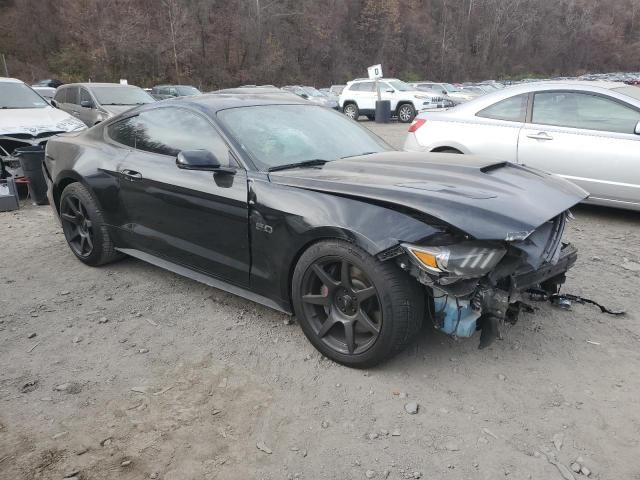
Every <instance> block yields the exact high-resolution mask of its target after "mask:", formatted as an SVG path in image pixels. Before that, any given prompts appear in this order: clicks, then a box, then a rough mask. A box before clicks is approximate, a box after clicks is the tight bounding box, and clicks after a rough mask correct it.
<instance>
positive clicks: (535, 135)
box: [527, 132, 553, 140]
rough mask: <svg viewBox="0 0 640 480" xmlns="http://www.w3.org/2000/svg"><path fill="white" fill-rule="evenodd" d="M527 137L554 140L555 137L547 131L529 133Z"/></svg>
mask: <svg viewBox="0 0 640 480" xmlns="http://www.w3.org/2000/svg"><path fill="white" fill-rule="evenodd" d="M527 138H533V139H534V140H553V137H552V136H551V135H549V134H548V133H547V132H538V133H532V134H530V135H527Z"/></svg>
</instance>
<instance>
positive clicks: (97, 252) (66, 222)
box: [60, 182, 124, 267]
mask: <svg viewBox="0 0 640 480" xmlns="http://www.w3.org/2000/svg"><path fill="white" fill-rule="evenodd" d="M60 222H61V223H62V230H63V232H64V236H65V239H66V240H67V244H68V245H69V248H70V249H71V251H72V252H73V254H74V255H75V256H76V257H77V258H78V259H79V260H80V261H81V262H83V263H85V264H87V265H91V266H93V267H96V266H98V265H104V264H105V263H109V262H113V261H115V260H118V259H120V258H122V257H123V256H124V255H123V254H121V253H119V252H117V251H116V250H115V248H114V246H113V241H112V240H111V237H110V235H109V232H108V230H107V227H106V226H105V223H104V219H103V217H102V212H101V211H100V209H99V208H98V205H97V204H96V202H95V200H94V199H93V197H92V196H91V193H89V191H88V190H87V188H86V187H85V186H84V185H82V184H80V183H77V182H76V183H71V184H69V185H67V187H66V188H65V189H64V190H63V191H62V195H60Z"/></svg>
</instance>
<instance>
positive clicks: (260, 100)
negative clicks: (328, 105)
mask: <svg viewBox="0 0 640 480" xmlns="http://www.w3.org/2000/svg"><path fill="white" fill-rule="evenodd" d="M168 101H169V102H171V105H179V104H188V105H193V106H196V107H200V108H201V109H203V110H207V111H209V112H218V111H220V110H225V109H227V108H237V107H255V106H259V105H307V106H312V104H310V103H309V102H308V101H306V100H304V99H302V98H299V97H297V96H294V95H292V96H291V97H289V96H286V97H285V96H284V95H281V94H276V93H274V94H269V93H257V92H256V94H253V95H252V94H228V93H209V94H205V95H197V96H194V97H180V98H176V99H172V100H168ZM162 104H164V102H157V103H154V104H148V105H147V106H154V105H158V106H159V105H162Z"/></svg>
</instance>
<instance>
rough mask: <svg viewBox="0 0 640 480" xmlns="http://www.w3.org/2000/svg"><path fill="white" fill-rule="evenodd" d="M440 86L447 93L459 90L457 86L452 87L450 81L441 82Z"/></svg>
mask: <svg viewBox="0 0 640 480" xmlns="http://www.w3.org/2000/svg"><path fill="white" fill-rule="evenodd" d="M442 86H443V87H444V89H445V90H446V91H447V92H449V93H455V92H459V91H460V89H459V88H458V87H454V86H453V85H451V84H450V83H443V84H442Z"/></svg>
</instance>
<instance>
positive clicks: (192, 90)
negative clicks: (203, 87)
mask: <svg viewBox="0 0 640 480" xmlns="http://www.w3.org/2000/svg"><path fill="white" fill-rule="evenodd" d="M176 90H177V91H178V93H179V94H180V95H182V96H183V97H192V96H194V95H200V93H202V92H200V90H198V89H197V88H196V87H176Z"/></svg>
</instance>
